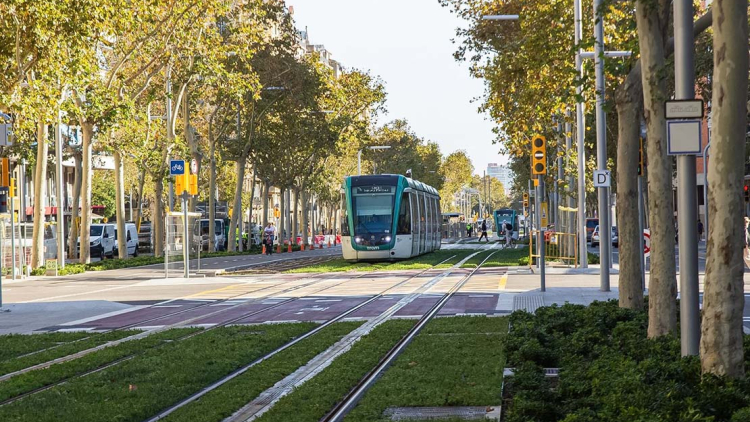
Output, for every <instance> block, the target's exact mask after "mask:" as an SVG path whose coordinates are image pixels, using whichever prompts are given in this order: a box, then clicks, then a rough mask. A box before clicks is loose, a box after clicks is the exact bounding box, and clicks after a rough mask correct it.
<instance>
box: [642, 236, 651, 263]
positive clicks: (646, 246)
mask: <svg viewBox="0 0 750 422" xmlns="http://www.w3.org/2000/svg"><path fill="white" fill-rule="evenodd" d="M643 255H644V256H645V257H646V258H648V257H649V256H650V255H651V230H649V229H645V230H643Z"/></svg>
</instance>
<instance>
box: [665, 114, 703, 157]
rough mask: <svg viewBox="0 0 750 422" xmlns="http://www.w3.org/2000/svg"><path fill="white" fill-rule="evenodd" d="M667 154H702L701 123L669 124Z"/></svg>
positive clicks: (693, 121) (692, 121) (676, 122)
mask: <svg viewBox="0 0 750 422" xmlns="http://www.w3.org/2000/svg"><path fill="white" fill-rule="evenodd" d="M667 147H668V149H667V154H669V155H697V154H700V153H701V121H700V120H675V121H670V122H667Z"/></svg>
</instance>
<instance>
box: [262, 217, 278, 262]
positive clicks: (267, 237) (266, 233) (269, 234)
mask: <svg viewBox="0 0 750 422" xmlns="http://www.w3.org/2000/svg"><path fill="white" fill-rule="evenodd" d="M275 236H276V229H274V227H273V223H268V227H266V228H265V230H263V238H264V240H263V241H264V243H265V245H266V255H272V254H273V239H274V237H275Z"/></svg>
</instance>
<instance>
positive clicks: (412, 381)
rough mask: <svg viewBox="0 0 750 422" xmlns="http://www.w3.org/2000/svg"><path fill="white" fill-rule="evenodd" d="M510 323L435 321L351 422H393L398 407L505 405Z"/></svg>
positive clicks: (501, 320) (354, 412) (467, 319)
mask: <svg viewBox="0 0 750 422" xmlns="http://www.w3.org/2000/svg"><path fill="white" fill-rule="evenodd" d="M507 331H508V320H507V318H496V317H490V318H488V317H476V316H475V317H449V318H437V319H435V320H433V321H431V322H430V323H429V324H428V325H427V326H426V327H425V329H424V331H422V332H421V333H420V334H419V335H418V336H417V337H416V338H415V339H414V341H413V342H412V343H411V344H410V345H409V346H408V347H407V348H406V350H405V351H404V353H403V354H402V355H401V356H399V357H398V359H397V360H396V362H394V364H393V366H392V367H390V368H389V369H388V370H387V371H386V373H385V374H384V375H383V377H382V378H381V379H380V380H379V381H378V382H377V383H376V384H375V385H374V386H373V387H372V389H370V391H368V392H367V393H366V394H365V396H364V398H363V399H362V401H361V402H360V403H359V405H357V407H355V408H354V409H353V410H352V412H351V413H350V414H349V415H348V416H347V417H346V419H345V420H346V421H358V422H360V421H361V422H366V421H387V420H389V419H388V418H387V417H383V411H385V409H386V408H388V407H392V406H399V407H400V406H404V407H407V406H408V407H411V406H414V407H421V406H488V405H499V404H500V401H501V397H500V394H501V391H500V388H501V382H502V377H503V367H504V366H505V355H504V344H505V337H506V335H507Z"/></svg>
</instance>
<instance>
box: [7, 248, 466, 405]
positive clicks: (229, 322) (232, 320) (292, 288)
mask: <svg viewBox="0 0 750 422" xmlns="http://www.w3.org/2000/svg"><path fill="white" fill-rule="evenodd" d="M455 256H456V255H453V256H451V257H449V258H447V259H446V260H444V261H442V262H440V263H438V264H436V265H440V264H442V263H444V262H447V261H449V260H450V259H453V258H454V257H455ZM433 268H434V266H433V267H431V268H428V269H425V270H423V271H421V272H419V273H418V274H415V275H413V276H410V277H409V278H407V279H406V280H404V281H402V282H400V283H398V284H397V285H394V286H391V287H389V288H388V289H386V291H387V290H390V289H392V288H395V287H398V286H400V285H402V284H404V283H406V282H407V281H409V280H412V279H413V278H416V277H418V276H419V275H421V274H423V273H425V272H427V271H429V270H431V269H433ZM367 275H370V273H362V274H359V275H357V276H356V277H354V278H344V280H342V281H341V282H339V283H335V284H333V285H329V286H325V287H322V288H321V289H319V290H315V291H313V292H311V293H309V294H310V295H315V294H319V293H321V292H323V291H325V290H328V289H331V288H335V287H338V286H340V285H342V284H344V283H348V282H351V281H352V280H353V279H357V278H361V277H365V276H367ZM314 277H317V276H309V277H304V278H303V280H304V279H306V278H314ZM330 279H331V278H324V279H319V280H315V281H312V282H309V283H303V284H298V285H294V286H290V287H288V288H286V289H283V290H281V291H275V292H272V293H269V294H267V295H264V296H262V297H258V298H254V299H253V301H254V302H262V301H263V300H267V299H268V298H269V297H272V296H278V295H283V294H286V293H290V292H293V291H295V290H299V289H302V288H305V287H309V286H312V285H315V284H318V283H322V282H325V281H328V280H330ZM298 281H299V280H294V281H290V282H298ZM290 282H285V283H282V284H287V283H290ZM274 287H278V285H271V286H267V287H264V288H261V289H257V290H253V291H252V292H243V293H241V294H239V295H235V296H231V297H229V298H226V299H223V300H221V301H216V302H210V303H207V304H205V305H200V306H196V307H191V308H189V309H187V310H183V311H180V312H174V313H170V314H167V315H162V316H159V317H155V318H152V319H148V320H145V321H140V322H138V323H135V324H131V326H129V328H132V327H133V326H141V325H143V324H144V323H147V322H154V321H158V320H160V319H165V318H170V317H172V316H174V315H178V314H182V313H184V312H188V311H193V310H195V309H198V308H202V307H205V306H212V305H216V304H218V303H222V302H227V301H230V300H233V299H235V298H237V297H238V296H242V295H245V294H248V293H255V292H259V291H263V290H267V289H270V288H274ZM379 297H382V293H381V294H380V295H376V296H374V297H373V298H371V299H368V300H366V301H364V302H362V303H360V304H358V305H356V306H354V307H352V308H350V309H349V310H347V311H345V312H344V313H342V314H340V315H339V316H337V317H336V318H335V319H333V320H329V321H327V322H326V323H324V324H322V325H321V326H319V327H316V328H315V329H314V330H312V331H311V332H308V333H307V334H305V335H304V336H302V337H300V338H297V339H295V340H293V341H292V342H290V343H287V344H286V345H284V346H282V347H281V348H279V349H277V350H276V351H274V352H272V354H275V353H278V352H281V351H282V350H284V349H286V348H288V347H291V346H292V345H294V344H296V343H297V342H299V341H301V340H302V339H304V338H307V337H310V336H311V335H313V334H315V333H317V332H318V331H320V330H322V329H323V328H325V327H327V326H328V325H330V324H332V323H333V322H337V321H339V320H341V319H343V318H345V317H346V315H349V314H351V313H352V312H355V311H356V310H358V309H360V308H361V307H363V306H365V305H367V304H369V303H371V302H372V301H374V300H376V299H378V298H379ZM298 299H299V298H287V299H284V300H282V301H280V302H277V303H274V304H269V305H268V306H266V307H263V308H262V309H257V310H254V311H250V312H246V313H242V314H241V315H239V316H236V317H233V318H230V319H229V320H226V321H222V322H221V323H217V324H215V325H212V326H210V327H207V328H205V329H203V330H200V331H196V332H193V333H189V334H186V335H184V336H181V337H178V338H175V339H173V340H171V341H170V342H179V341H184V340H187V339H189V338H192V337H196V336H199V335H202V334H205V333H207V332H210V331H213V330H216V329H218V328H221V327H226V326H229V325H232V324H234V323H236V322H238V321H241V320H243V319H245V318H248V317H252V316H255V315H258V314H261V313H263V312H267V311H269V310H272V309H275V308H279V307H282V306H284V305H287V304H289V303H291V302H293V301H296V300H298ZM175 300H180V299H175ZM165 303H166V302H165ZM247 305H248V302H243V303H239V304H236V305H232V306H229V307H226V308H224V309H219V310H217V311H215V312H211V313H209V314H203V315H198V316H196V317H193V318H189V319H187V320H183V321H180V322H177V323H174V324H170V325H166V326H163V327H160V328H158V329H154V330H150V331H147V332H144V333H141V334H139V335H142V334H148V335H152V334H155V333H156V332H162V331H165V330H168V329H170V328H178V327H184V326H189V324H190V323H192V322H195V321H197V320H200V319H204V318H209V317H212V316H217V315H220V314H221V313H224V312H227V311H230V310H233V309H236V308H238V307H241V306H247ZM121 329H126V328H121ZM145 337H146V336H145V335H143V336H142V337H139V338H145ZM128 338H130V337H128ZM126 339H127V338H126ZM126 339H121V340H126ZM115 342H117V341H113V342H110V343H115ZM170 342H162V343H160V344H157V345H155V346H153V347H149V348H146V349H144V350H141V351H139V352H137V353H133V354H130V355H127V356H123V357H121V358H118V359H116V360H114V361H111V362H107V363H105V364H103V365H100V366H98V367H96V368H92V369H89V370H86V371H82V372H79V373H76V374H73V375H71V376H69V377H65V378H63V379H60V380H58V381H55V382H54V383H50V384H47V385H44V386H40V387H38V388H36V389H33V390H30V391H28V392H24V393H23V394H19V395H16V396H14V397H11V398H8V399H6V400H3V401H0V406H4V405H8V404H11V403H13V402H16V401H18V400H21V399H23V398H26V397H29V396H32V395H35V394H38V393H40V392H43V391H46V390H49V389H52V388H54V387H56V386H58V385H61V384H64V383H66V382H68V381H70V380H72V379H75V378H80V377H84V376H87V375H91V374H93V373H96V372H100V371H103V370H106V369H108V368H111V367H114V366H116V365H119V364H121V363H123V362H126V361H128V360H131V359H133V358H135V357H138V356H140V355H143V354H144V353H146V352H148V351H150V350H154V349H158V348H160V347H163V346H164V345H166V344H168V343H170ZM121 343H122V342H118V343H117V344H121ZM117 344H112V345H111V346H116V345H117ZM102 346H103V345H102ZM111 346H110V347H111ZM102 348H103V347H101V346H98V347H97V348H92V349H96V350H92V349H88V350H91V351H90V352H89V353H93V352H94V351H98V350H101V349H102ZM79 353H80V352H79ZM87 354H88V353H87ZM73 355H77V354H73ZM68 356H72V355H68ZM68 356H66V357H68ZM83 356H85V355H82V356H77V357H76V358H80V357H83ZM268 357H270V356H268ZM69 360H72V359H69ZM69 360H65V361H59V359H58V360H53V361H50V362H45V363H42V364H39V365H35V366H32V367H29V368H26V369H24V370H21V371H23V372H20V371H17V372H14V373H11V374H7V375H10V376H6V378H3V379H0V382H2V381H5V380H7V379H9V378H12V376H16V375H21V374H22V373H27V372H30V370H31V369H30V368H35V369H43V368H46V367H49V366H51V365H53V364H56V363H64V362H66V361H69ZM262 360H265V358H261V360H258V362H257V363H260V362H261V361H262ZM248 369H249V368H248ZM19 372H20V373H19ZM14 374H15V375H14Z"/></svg>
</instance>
